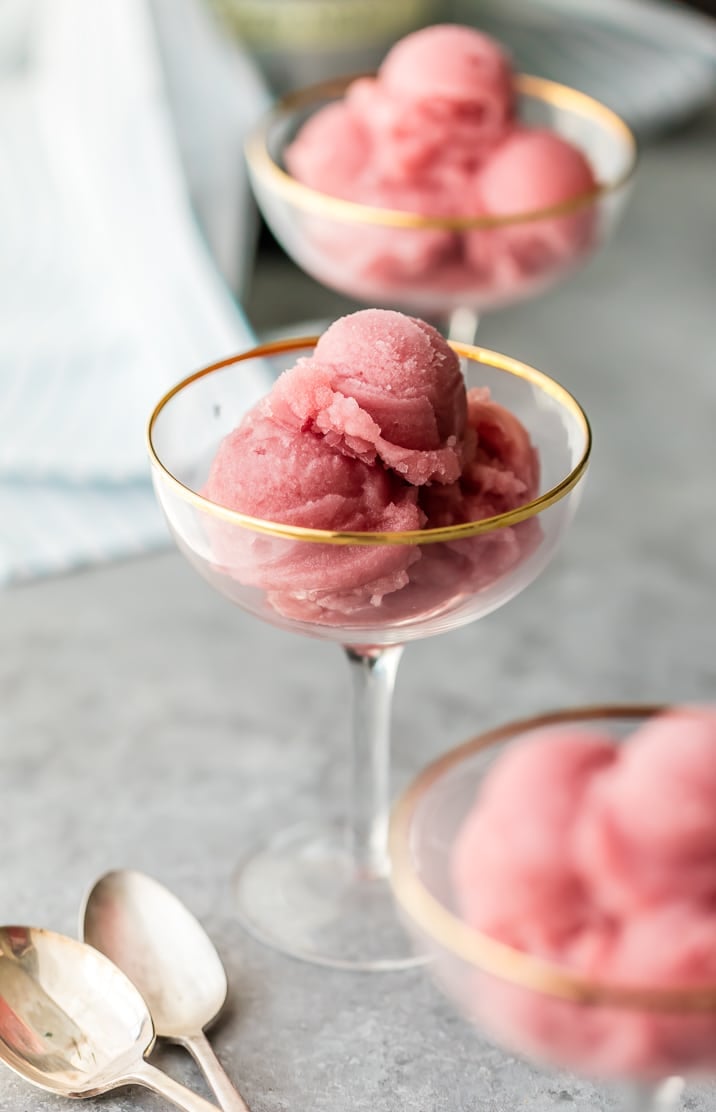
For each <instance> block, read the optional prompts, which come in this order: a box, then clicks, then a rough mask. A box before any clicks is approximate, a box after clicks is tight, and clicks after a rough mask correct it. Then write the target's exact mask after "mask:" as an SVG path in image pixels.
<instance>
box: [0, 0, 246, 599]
mask: <svg viewBox="0 0 716 1112" xmlns="http://www.w3.org/2000/svg"><path fill="white" fill-rule="evenodd" d="M172 3H173V4H176V5H177V7H178V6H179V0H172ZM182 6H183V7H186V4H182ZM195 10H196V11H197V12H198V11H199V9H198V8H196V9H195ZM177 14H179V13H177ZM32 15H33V23H32V25H31V26H29V27H26V28H25V30H26V33H27V39H26V43H28V44H29V47H26V51H25V56H24V57H23V58H21V59H19V60H20V61H21V63H22V64H18V65H14V66H9V67H6V69H5V74H4V77H3V78H2V79H0V242H1V243H2V250H1V251H0V299H1V302H2V314H1V316H0V583H8V582H16V581H21V580H25V579H29V578H32V577H34V576H38V575H43V574H51V573H57V572H62V571H65V570H69V569H71V568H75V567H78V566H81V565H83V564H86V563H96V562H99V561H102V560H106V559H109V558H113V557H117V556H125V555H130V554H134V553H139V552H144V551H147V550H149V549H151V548H152V547H155V546H157V545H160V544H162V543H164V542H165V540H166V531H165V527H164V524H163V522H162V519H161V515H160V512H159V510H158V508H157V505H156V502H155V499H154V496H153V494H152V490H151V486H150V483H149V480H148V464H147V455H146V449H145V445H144V429H145V426H146V421H147V417H148V415H149V413H150V411H151V409H152V407H153V406H154V404H155V403H156V401H157V400H158V399H159V397H160V396H161V394H162V393H163V392H164V391H165V390H166V389H167V388H168V387H169V386H171V385H172V383H174V382H176V381H177V380H178V379H179V378H180V377H181V376H182V375H183V374H185V373H188V372H189V371H191V370H193V369H196V368H197V367H199V366H202V365H203V364H206V363H209V362H212V361H213V360H216V359H220V358H222V357H223V356H226V355H228V354H231V353H233V352H235V351H238V350H241V349H242V348H246V347H247V346H250V345H251V344H252V343H253V342H254V337H253V335H252V332H251V330H250V328H249V326H248V324H247V322H246V320H245V318H244V317H243V315H242V313H241V312H240V310H239V309H238V308H237V306H236V303H235V302H234V300H233V298H232V296H231V295H230V293H229V291H228V287H227V285H226V283H225V281H224V279H223V278H222V277H221V275H220V273H219V271H218V269H217V266H216V265H215V262H214V260H213V258H212V256H211V255H210V253H209V250H208V249H207V246H206V241H205V238H204V236H202V234H201V233H200V231H199V229H198V227H197V225H196V223H195V218H194V215H193V210H192V208H191V206H190V201H189V195H188V191H187V187H186V181H187V176H186V173H185V171H184V168H183V167H182V165H181V162H180V158H181V156H180V152H179V149H178V146H177V143H176V141H175V138H176V131H175V127H174V123H173V120H172V119H171V117H170V110H169V107H168V103H167V97H166V89H165V70H164V68H163V66H162V64H161V62H160V58H159V52H158V47H157V39H156V31H155V24H154V22H153V19H152V13H151V12H150V10H149V7H148V5H147V3H146V2H145V0H121V3H118V4H117V3H111V4H107V3H97V0H41V2H37V3H35V4H34V5H33V11H32ZM219 49H221V48H219ZM245 77H246V72H242V74H241V75H240V80H239V84H240V85H241V88H239V89H237V88H236V86H234V89H233V92H234V97H233V98H231V99H232V102H233V101H235V100H236V98H237V97H238V98H239V100H240V102H241V103H242V105H243V111H244V114H245V115H246V116H247V117H248V116H249V115H250V116H251V119H253V118H254V116H255V115H256V114H258V113H259V112H261V111H262V110H263V108H264V106H265V101H266V95H265V93H264V91H263V87H262V85H261V83H260V82H259V81H258V79H257V78H256V77H255V75H254V76H253V77H252V78H251V79H250V80H251V82H252V83H250V84H249V86H248V95H247V85H246V82H245ZM224 91H225V92H226V80H225V89H224ZM242 92H243V99H242ZM235 115H236V113H235V109H234V110H233V118H232V120H231V128H232V130H231V132H230V137H231V143H230V144H229V145H230V147H231V150H232V152H233V154H234V156H235V159H236V162H235V165H236V166H238V167H241V153H240V151H241V140H242V135H241V133H238V134H237V127H238V121H237V120H236V118H235ZM249 122H251V121H250V120H249V119H247V120H246V121H245V123H246V126H248V123H249ZM212 128H213V130H214V132H215V133H216V129H217V121H216V119H212V121H211V125H207V130H209V131H211V129H212ZM244 130H245V128H244ZM197 141H198V140H197ZM201 142H203V143H204V144H205V143H206V137H205V136H202V137H201ZM238 200H240V198H239V199H238ZM244 217H245V219H244V220H243V222H241V225H240V226H241V229H242V230H243V231H244V233H245V236H246V238H245V243H244V250H243V255H244V257H246V256H247V255H248V254H249V253H250V249H251V242H250V235H249V231H248V229H249V223H250V215H249V211H248V210H244ZM235 227H236V226H235ZM237 230H238V229H237ZM217 231H218V230H217ZM235 246H236V248H237V253H238V254H239V255H241V252H240V249H239V245H238V236H237V240H236V241H235ZM234 265H235V264H234ZM235 277H237V278H238V275H235ZM266 385H267V383H266V382H265V381H263V380H262V379H261V377H260V374H259V372H258V371H257V372H256V374H255V376H254V378H253V379H250V378H249V377H247V378H246V380H245V386H246V397H245V403H246V405H248V404H250V403H251V402H252V401H253V400H255V398H256V397H258V396H259V395H260V394H261V393H263V392H264V391H265V389H266Z"/></svg>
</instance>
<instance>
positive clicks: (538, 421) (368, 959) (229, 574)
mask: <svg viewBox="0 0 716 1112" xmlns="http://www.w3.org/2000/svg"><path fill="white" fill-rule="evenodd" d="M316 339H317V338H316V337H309V338H301V339H292V340H285V341H278V342H275V343H272V344H265V345H263V346H261V347H258V348H255V349H253V350H252V351H248V352H245V353H244V354H242V355H238V356H236V357H235V358H233V359H228V360H224V361H223V362H221V363H217V364H214V365H213V366H211V367H207V368H206V369H204V370H202V371H199V372H197V373H196V374H194V375H191V376H190V377H189V378H187V379H185V380H184V381H183V382H181V383H179V384H178V385H177V386H175V387H174V388H173V390H171V391H170V392H169V393H168V394H167V395H166V396H165V397H164V398H163V399H162V400H161V401H160V402H159V404H158V406H157V407H156V409H155V411H154V413H153V414H152V417H151V419H150V423H149V431H148V438H149V452H150V458H151V464H152V477H153V481H154V486H155V490H156V493H157V497H158V499H159V502H160V504H161V506H162V509H163V511H164V513H165V515H166V518H167V521H168V523H169V527H170V529H171V532H172V534H173V536H174V538H175V540H176V543H177V545H178V547H179V548H180V550H181V551H182V552H183V554H184V555H185V557H186V558H187V560H188V561H189V562H190V563H191V564H192V566H193V567H194V568H195V569H196V570H197V571H198V572H199V574H200V575H201V576H203V578H204V579H206V580H207V581H208V582H209V583H211V585H212V586H213V587H214V588H215V589H216V590H217V591H219V592H220V593H221V594H222V595H224V596H225V597H226V598H227V599H229V600H230V601H231V602H234V603H236V604H238V605H239V606H241V607H242V608H243V609H244V610H246V611H248V612H249V613H251V614H253V615H255V616H256V617H257V618H260V619H262V620H263V621H266V622H269V623H271V624H272V625H276V626H279V627H281V628H283V629H286V630H290V631H292V632H294V633H298V634H303V635H306V636H310V637H316V638H321V639H323V640H327V641H333V642H337V643H338V644H339V645H341V646H342V648H343V649H345V651H346V655H347V659H348V661H349V663H350V669H351V673H352V677H353V689H354V710H353V798H352V802H351V806H350V810H349V816H348V817H347V818H346V816H341V817H340V821H339V822H338V824H337V825H336V824H332V825H330V826H325V825H321V826H320V827H319V828H318V829H314V828H311V829H310V830H309V829H301V830H298V831H290V832H288V833H287V834H286V833H282V834H280V835H278V836H277V837H276V838H275V839H273V840H272V842H271V843H270V844H269V845H268V846H266V847H264V848H263V849H262V850H260V851H259V852H258V853H257V854H256V855H254V856H253V857H252V858H251V859H250V860H249V861H247V862H246V863H245V865H244V866H243V867H242V870H241V873H240V876H239V881H238V910H239V915H240V917H241V919H242V921H243V922H244V924H245V925H246V926H248V927H249V929H251V930H252V931H253V933H254V934H256V935H257V936H259V937H260V938H262V939H263V940H264V941H267V942H270V943H271V944H273V945H274V946H276V947H277V948H279V949H281V950H283V951H285V952H289V953H292V954H294V955H296V956H299V957H303V958H306V959H307V960H311V961H316V962H321V963H323V964H330V965H336V966H341V967H345V968H361V969H376V968H381V969H384V968H396V967H400V966H402V965H403V964H410V963H412V962H413V961H414V958H413V957H412V956H411V953H410V948H409V946H408V943H407V941H406V939H405V936H404V932H403V931H402V930H401V929H400V926H399V924H398V923H397V921H396V919H395V915H394V910H393V905H392V898H391V895H390V889H389V886H388V884H387V874H388V859H387V854H386V838H387V821H388V819H387V816H388V806H389V797H388V770H389V715H390V697H391V693H392V687H393V682H394V679H395V672H396V669H397V665H398V661H399V659H400V654H401V651H402V647H403V646H404V645H405V643H406V642H408V641H412V640H415V639H417V638H422V637H427V636H431V635H432V634H437V633H444V632H447V631H449V630H451V629H455V628H457V627H458V626H462V625H464V624H465V623H467V622H471V621H474V620H475V619H477V618H480V617H482V616H484V615H485V614H488V613H490V611H493V610H495V609H497V608H498V607H499V606H502V605H503V604H504V603H506V602H508V601H509V600H510V599H511V598H513V597H514V596H515V595H517V594H518V593H519V592H520V591H521V590H523V589H524V588H525V587H526V586H527V585H528V584H529V583H531V582H532V581H533V580H534V579H535V578H536V577H537V576H538V575H539V574H540V572H541V571H542V570H543V568H544V567H545V566H546V565H547V563H548V562H549V560H550V559H551V557H552V556H553V555H554V553H555V551H556V550H557V547H558V545H559V543H560V541H561V539H562V537H563V536H564V534H565V531H566V529H567V527H568V525H569V522H570V521H571V519H572V516H573V514H574V511H575V509H576V506H577V502H578V499H579V496H580V490H581V485H582V484H581V480H582V479H583V477H584V474H585V472H586V469H587V464H588V460H589V455H590V449H591V434H590V430H589V424H588V422H587V418H586V416H585V415H584V413H583V411H582V409H581V408H580V407H579V405H578V403H577V402H576V401H575V400H574V398H573V397H572V396H571V395H570V394H569V393H568V392H567V391H566V390H565V389H563V387H561V386H559V385H558V384H557V383H556V382H554V381H553V380H552V379H550V378H549V377H548V376H547V375H545V374H542V373H541V372H540V371H537V370H535V369H533V368H531V367H528V366H527V365H525V364H523V363H519V362H517V361H516V360H514V359H510V358H509V357H507V356H504V355H499V354H497V353H495V352H491V351H486V350H484V349H481V348H473V347H466V346H461V345H453V346H454V347H455V350H456V351H457V353H458V355H459V356H461V358H462V361H463V365H464V373H465V378H466V383H467V385H468V386H475V385H479V386H486V387H488V388H489V390H490V392H491V395H492V398H493V399H494V400H495V401H496V402H498V403H499V404H501V405H503V406H506V407H507V408H508V409H509V410H510V411H511V412H512V413H514V414H515V415H516V416H517V417H518V418H519V419H520V421H521V422H522V424H523V425H524V426H525V428H526V429H527V431H528V433H529V435H530V437H531V439H532V442H533V444H534V445H535V447H536V448H537V450H538V452H539V455H540V461H541V479H540V486H539V493H538V495H537V496H536V497H535V498H534V499H533V500H532V501H530V502H528V503H526V504H524V505H522V506H520V507H519V508H517V509H514V510H512V511H510V512H509V513H503V514H501V515H499V516H497V517H491V518H485V519H483V520H480V521H471V522H467V523H465V524H459V525H452V526H449V527H443V528H435V529H423V530H417V531H413V532H403V533H349V532H332V531H328V530H318V529H308V528H301V527H298V526H294V525H286V524H282V523H280V522H274V521H267V520H261V519H256V518H251V517H247V516H246V515H243V514H240V513H237V512H234V511H231V510H229V509H227V508H225V507H223V506H220V505H217V504H215V503H214V502H211V501H209V500H208V499H206V498H205V497H203V495H202V489H203V487H204V483H205V482H206V479H207V476H208V471H209V466H210V464H211V461H212V460H213V458H214V456H215V454H216V451H217V448H218V446H219V443H220V442H221V440H222V439H223V438H224V436H226V435H227V434H228V433H229V432H230V431H231V430H233V429H234V428H235V427H236V425H238V424H239V421H240V418H241V415H242V413H241V405H240V401H239V399H240V398H241V397H242V394H243V392H242V390H241V383H242V377H243V376H244V375H245V374H246V372H247V371H248V370H249V369H250V368H251V366H252V365H253V366H254V369H256V365H257V364H258V366H259V367H260V368H261V370H262V371H264V372H266V373H267V374H268V375H269V376H271V377H275V376H276V375H277V374H278V373H279V372H280V371H282V370H284V369H285V368H287V367H288V366H291V365H293V364H294V363H295V361H296V359H297V357H298V356H301V355H307V354H309V353H310V352H311V351H312V349H313V346H314V345H315V342H316ZM386 579H387V580H388V581H389V582H390V583H391V590H390V591H388V592H387V593H384V584H385V581H386ZM320 683H321V680H320V677H318V676H317V677H316V686H317V687H320Z"/></svg>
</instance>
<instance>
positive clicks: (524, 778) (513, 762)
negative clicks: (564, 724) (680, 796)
mask: <svg viewBox="0 0 716 1112" xmlns="http://www.w3.org/2000/svg"><path fill="white" fill-rule="evenodd" d="M616 752H617V751H616V747H615V745H614V743H613V741H612V740H611V738H609V737H606V736H603V735H601V734H598V733H593V732H591V731H589V730H579V729H577V728H574V729H569V730H567V729H565V730H560V731H554V732H551V733H550V732H547V731H545V732H544V733H538V734H535V735H533V736H529V737H527V738H526V739H524V740H523V741H521V742H516V743H515V744H513V745H510V746H509V747H508V748H507V750H506V751H505V752H504V753H503V754H502V755H501V756H500V758H499V759H498V760H497V761H496V762H495V763H494V765H492V766H491V768H490V771H489V773H488V774H487V775H486V777H485V779H484V781H483V784H482V787H481V789H480V794H479V798H478V802H477V804H476V806H475V807H474V808H473V810H472V811H471V812H470V814H469V815H468V817H467V818H466V820H465V822H464V824H463V826H462V828H461V830H460V833H459V835H458V837H457V839H456V841H455V844H454V847H453V852H452V858H451V873H452V881H453V886H454V889H455V893H456V897H457V901H458V905H459V908H460V913H461V915H462V916H463V918H464V919H465V920H466V921H467V922H468V923H469V924H470V925H471V926H473V927H475V928H476V929H478V930H481V931H484V932H486V933H488V934H495V935H496V936H497V937H499V938H500V939H501V940H502V941H509V942H510V943H511V944H512V945H515V946H518V947H520V948H522V949H527V950H530V951H531V952H535V953H539V954H541V955H542V956H555V955H557V954H559V953H560V952H561V948H562V947H563V946H565V945H567V944H569V943H571V941H572V939H573V938H574V936H575V934H576V933H577V932H578V931H581V930H582V929H583V928H584V927H585V926H586V925H587V921H588V918H589V914H588V912H587V911H585V904H584V898H583V893H582V891H581V886H580V883H579V878H578V877H577V875H576V873H575V870H574V867H573V864H572V861H571V857H570V849H569V847H570V844H571V838H572V832H573V828H574V824H575V822H576V820H577V816H578V814H579V812H580V809H581V806H582V801H583V799H584V795H585V793H586V791H587V788H588V786H589V785H590V783H591V782H592V779H593V778H594V777H595V776H596V775H597V774H601V773H602V772H603V770H604V769H606V768H608V767H609V765H610V764H611V763H612V762H613V761H614V760H615V757H616Z"/></svg>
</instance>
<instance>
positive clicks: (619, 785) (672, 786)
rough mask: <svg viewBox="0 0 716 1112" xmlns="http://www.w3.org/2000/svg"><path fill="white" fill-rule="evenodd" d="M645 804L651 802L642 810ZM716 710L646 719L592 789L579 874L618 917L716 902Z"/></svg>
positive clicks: (581, 833)
mask: <svg viewBox="0 0 716 1112" xmlns="http://www.w3.org/2000/svg"><path fill="white" fill-rule="evenodd" d="M646 801H649V803H648V804H647V802H646ZM715 809H716V710H711V709H707V708H694V709H693V710H689V709H688V708H684V709H682V710H680V711H678V712H676V711H675V712H672V713H670V714H666V715H662V716H659V717H657V718H654V719H653V720H649V721H647V722H646V723H645V725H644V726H642V727H641V729H640V730H638V731H637V732H636V733H635V734H634V735H633V736H632V738H631V740H630V741H629V744H628V745H627V746H626V747H625V749H624V752H623V754H622V756H621V758H620V760H619V762H618V764H617V765H615V767H614V768H613V770H612V771H611V773H610V774H609V776H607V777H604V779H603V780H602V781H600V782H599V783H598V784H596V785H595V786H594V790H593V793H592V795H591V797H590V801H589V807H588V808H587V809H586V810H585V812H584V814H583V815H582V817H581V820H580V823H579V826H578V829H577V831H576V852H577V860H578V864H579V868H580V870H581V872H582V874H583V876H584V877H585V880H586V881H587V882H588V883H589V885H590V886H591V888H592V890H593V891H594V893H595V895H596V896H597V898H598V899H599V901H600V902H601V903H602V905H603V906H605V907H606V908H608V909H609V910H610V911H611V912H613V913H614V914H618V915H629V914H631V913H632V912H635V911H637V910H638V909H640V908H641V907H644V906H649V905H654V904H658V903H660V902H661V901H663V900H664V899H673V898H675V897H677V896H679V895H681V896H683V897H688V898H697V897H698V898H702V899H706V900H713V901H715V902H716V815H715Z"/></svg>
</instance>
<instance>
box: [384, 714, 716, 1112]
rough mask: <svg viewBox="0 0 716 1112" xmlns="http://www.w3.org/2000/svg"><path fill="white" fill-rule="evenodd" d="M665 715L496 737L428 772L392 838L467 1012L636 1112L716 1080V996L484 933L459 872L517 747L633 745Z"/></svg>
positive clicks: (548, 717)
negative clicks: (601, 975)
mask: <svg viewBox="0 0 716 1112" xmlns="http://www.w3.org/2000/svg"><path fill="white" fill-rule="evenodd" d="M662 709H663V708H661V707H656V706H621V707H620V706H616V707H609V706H601V707H587V708H581V709H572V710H564V711H561V712H555V713H552V714H545V715H542V716H540V717H535V718H532V719H527V720H524V721H520V722H515V723H511V724H510V725H507V726H503V727H501V728H500V729H496V730H491V731H490V732H488V733H485V734H482V735H481V736H479V737H476V738H474V739H473V740H471V741H468V742H467V743H466V744H464V745H462V746H459V747H458V748H456V749H453V750H452V751H450V752H449V753H446V754H445V755H444V756H442V757H440V758H439V759H438V760H437V761H435V762H433V763H432V764H431V765H429V766H428V767H427V768H426V769H424V770H423V771H422V772H421V773H420V775H419V776H418V777H417V779H416V780H414V782H413V783H412V784H411V785H410V787H409V788H408V789H407V791H406V792H405V793H404V795H403V796H402V798H401V799H400V800H399V801H398V803H397V804H396V806H395V809H394V811H393V816H392V820H391V829H390V856H391V862H392V874H391V879H392V885H393V890H394V893H395V896H396V900H397V903H398V906H399V909H400V912H401V914H402V917H403V921H404V924H405V926H406V927H407V929H408V931H409V932H410V934H411V935H412V937H413V938H414V941H415V945H416V947H417V948H418V949H419V951H420V952H421V953H424V952H425V951H426V950H427V951H428V952H429V953H430V954H431V956H432V958H433V962H432V964H431V970H432V972H433V974H434V977H435V979H436V981H437V982H438V983H439V985H440V986H441V988H443V990H444V991H445V992H446V993H447V995H448V996H449V997H450V998H451V999H452V1000H453V1002H454V1003H455V1004H456V1006H457V1007H458V1009H459V1010H460V1011H461V1012H462V1013H463V1014H464V1015H465V1016H466V1017H467V1018H469V1019H470V1020H471V1021H472V1022H473V1023H475V1024H476V1025H477V1026H478V1028H479V1029H481V1030H482V1031H484V1032H485V1034H486V1035H487V1037H488V1038H490V1039H491V1040H492V1041H493V1042H496V1043H497V1044H498V1045H502V1046H503V1047H505V1048H506V1049H508V1050H509V1051H511V1052H517V1053H519V1054H521V1055H523V1056H525V1057H527V1058H531V1059H533V1060H535V1061H536V1062H537V1063H539V1064H545V1063H546V1064H548V1065H551V1066H557V1067H558V1068H560V1069H569V1070H572V1071H576V1072H577V1073H581V1074H584V1075H586V1076H591V1077H597V1078H600V1079H609V1080H610V1081H614V1080H618V1081H621V1082H622V1083H624V1087H625V1094H626V1097H627V1101H628V1104H629V1106H630V1107H631V1108H632V1109H634V1112H637V1110H638V1112H648V1110H650V1109H651V1110H653V1112H656V1110H657V1109H658V1110H659V1112H669V1110H670V1109H672V1108H674V1107H676V1105H677V1104H678V1101H679V1098H680V1096H681V1093H682V1090H683V1085H684V1081H683V1077H682V1076H681V1075H689V1074H697V1075H700V1076H703V1075H704V1074H705V1073H706V1074H710V1075H713V1073H714V1071H716V984H706V983H704V984H694V983H693V982H692V983H691V984H690V985H684V986H683V987H670V988H664V987H661V988H659V987H656V986H654V985H636V984H634V983H633V982H632V983H628V982H627V981H626V979H625V980H624V983H607V982H606V981H600V980H597V979H593V978H587V977H585V976H582V975H579V974H577V973H575V971H574V970H573V969H568V968H566V967H564V966H561V965H559V964H557V963H554V962H549V961H546V960H544V959H541V958H538V957H535V956H533V955H530V954H527V953H525V952H524V951H521V950H517V949H515V948H513V947H511V946H508V945H506V944H504V943H502V942H499V941H497V940H495V939H493V938H491V937H489V936H488V935H486V934H483V933H481V932H479V931H476V930H473V929H472V928H471V927H469V926H468V924H467V923H466V922H465V921H464V920H462V919H461V918H460V917H459V915H458V912H457V909H456V898H455V893H454V891H453V887H452V884H451V881H450V860H451V854H452V849H453V846H454V844H455V839H456V836H457V833H458V831H459V830H460V828H461V826H462V824H463V822H464V820H465V818H466V816H467V814H468V813H469V811H470V809H471V808H472V806H473V805H474V802H475V798H476V795H477V792H478V789H479V785H480V783H481V781H482V779H483V777H484V775H485V773H486V771H487V769H488V768H489V767H490V765H491V763H492V762H493V761H494V760H495V759H496V758H497V757H498V756H499V755H500V754H501V753H502V752H503V751H504V750H505V748H506V747H507V746H509V745H510V744H512V743H513V742H515V741H517V740H519V739H522V738H524V737H525V736H527V735H528V734H529V733H530V732H532V731H533V730H537V729H541V728H543V727H554V726H565V727H573V726H575V725H579V724H587V725H594V726H596V727H597V728H598V729H599V730H600V732H604V731H606V732H608V733H610V734H611V735H612V736H613V737H614V738H615V739H619V740H621V739H623V738H624V736H625V735H627V734H628V733H630V732H631V731H633V730H634V729H636V728H637V727H638V726H639V725H640V724H641V723H642V722H643V721H645V720H646V719H647V718H649V717H651V716H652V715H654V714H656V713H658V712H659V711H660V710H662ZM518 818H519V816H516V819H518Z"/></svg>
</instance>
